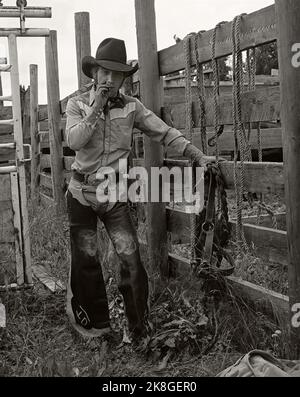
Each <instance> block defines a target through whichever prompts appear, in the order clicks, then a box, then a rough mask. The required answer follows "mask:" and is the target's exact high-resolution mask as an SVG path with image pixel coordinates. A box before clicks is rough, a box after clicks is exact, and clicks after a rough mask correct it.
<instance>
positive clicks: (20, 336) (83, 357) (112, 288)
mask: <svg viewBox="0 0 300 397" xmlns="http://www.w3.org/2000/svg"><path fill="white" fill-rule="evenodd" d="M53 214H54V211H53V209H51V208H48V209H44V208H42V207H39V208H36V209H32V208H31V209H30V225H31V227H30V233H31V244H32V257H33V264H39V265H43V266H44V267H45V268H46V269H47V271H48V272H49V274H51V275H52V276H53V277H56V278H57V279H59V280H61V281H63V282H64V283H65V284H66V282H67V275H68V270H69V261H70V248H69V231H68V223H67V218H66V217H65V216H63V217H56V216H54V215H53ZM102 247H103V244H102ZM187 251H188V250H187ZM187 251H186V252H187ZM182 252H184V250H181V255H183V253H182ZM102 259H103V267H104V270H105V279H106V283H107V291H108V296H109V301H110V314H111V320H112V321H111V322H112V327H113V329H114V330H115V332H116V335H117V336H116V338H117V343H116V341H114V343H113V344H112V343H111V342H109V341H102V342H101V343H99V344H97V343H93V344H91V343H88V342H85V341H83V340H81V339H80V338H78V337H77V336H76V335H74V333H73V332H72V330H71V329H70V327H69V325H68V322H67V317H66V314H65V292H64V291H61V292H57V293H55V294H53V293H51V292H49V291H47V290H46V289H45V287H44V286H43V285H41V284H39V283H35V287H34V289H33V290H27V291H18V292H12V291H10V292H9V291H8V292H5V293H2V294H1V295H0V297H1V300H2V302H3V303H4V305H5V307H6V311H7V327H6V329H1V330H0V354H1V361H0V376H139V377H140V376H195V377H196V376H215V375H216V374H217V373H218V372H220V371H222V370H223V369H225V368H226V367H228V366H229V365H231V364H233V363H234V362H235V361H236V360H237V359H238V358H239V357H240V356H241V355H242V354H244V353H246V352H248V351H249V350H252V349H263V350H268V351H270V352H271V353H273V354H274V355H275V356H277V357H282V358H288V357H289V347H288V345H287V343H286V340H287V335H286V332H287V331H286V329H285V326H284V324H283V325H282V326H280V325H278V324H275V323H274V322H272V321H271V320H270V319H268V318H267V317H265V316H264V315H263V314H262V313H258V312H257V311H253V309H251V307H249V306H248V305H247V304H246V303H245V302H241V301H239V302H238V301H237V300H236V299H235V298H233V295H232V293H231V291H230V290H228V289H227V290H225V291H224V292H223V295H222V298H221V299H220V300H214V299H213V298H209V299H207V297H206V296H205V295H204V294H203V293H202V292H201V291H202V286H203V285H202V281H199V280H194V279H193V278H192V277H184V278H183V279H176V280H171V281H170V282H169V283H168V284H163V283H157V280H154V281H153V280H152V283H151V284H152V294H151V300H152V304H151V319H152V321H153V323H154V331H153V335H152V337H151V339H150V340H148V341H147V343H145V344H144V345H141V346H140V348H139V349H138V350H136V349H133V348H132V346H131V345H128V344H121V341H122V336H123V335H122V330H123V327H124V321H125V320H124V310H123V303H122V299H121V296H120V294H119V292H118V289H117V286H116V281H117V278H118V274H117V271H116V267H117V266H116V264H117V260H116V258H115V257H114V254H113V253H112V252H111V251H109V252H107V251H106V252H104V253H103V257H102ZM254 259H255V258H254ZM254 259H253V258H252V257H245V258H243V261H241V264H240V266H239V269H240V272H241V274H242V273H243V276H244V275H246V276H247V277H248V276H249V279H251V281H254V282H255V281H256V280H257V282H258V281H261V277H262V276H261V274H265V279H264V280H263V282H267V284H268V283H269V285H270V286H271V285H273V288H274V287H275V283H277V284H278V289H280V288H282V290H283V291H284V288H285V286H282V285H283V281H282V279H280V278H278V273H276V272H275V270H276V269H273V270H274V271H273V273H272V272H270V271H269V270H270V269H268V270H267V271H266V269H264V268H263V267H262V269H261V272H262V273H258V274H257V275H256V274H255V273H251V271H250V270H249V269H252V268H253V269H258V268H259V266H258V264H257V263H254V262H253V260H254ZM144 260H145V258H144ZM112 263H113V264H115V266H114V268H112V267H111V264H112ZM250 265H251V266H252V267H251V266H250ZM277 270H278V269H277ZM277 270H276V271H277ZM255 271H257V270H255ZM256 277H257V278H256ZM275 280H276V281H275ZM153 285H155V289H154V288H153ZM278 328H280V331H281V335H278V334H277V336H276V337H275V336H274V335H276V334H275V331H276V330H277V329H278Z"/></svg>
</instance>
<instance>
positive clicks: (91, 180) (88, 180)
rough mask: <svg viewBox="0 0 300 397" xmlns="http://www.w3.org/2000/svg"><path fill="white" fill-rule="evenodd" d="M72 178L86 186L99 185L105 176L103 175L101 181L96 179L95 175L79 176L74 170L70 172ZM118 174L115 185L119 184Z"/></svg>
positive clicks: (117, 174)
mask: <svg viewBox="0 0 300 397" xmlns="http://www.w3.org/2000/svg"><path fill="white" fill-rule="evenodd" d="M72 176H73V178H74V179H75V180H76V181H78V182H80V183H84V184H86V185H91V186H94V185H99V184H100V183H101V182H103V181H104V179H107V175H105V177H104V178H103V179H98V178H97V179H96V174H95V173H94V174H81V173H80V172H77V171H75V170H73V171H72ZM119 176H120V174H119V172H116V183H118V182H119V179H120V178H119Z"/></svg>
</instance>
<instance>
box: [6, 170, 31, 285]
mask: <svg viewBox="0 0 300 397" xmlns="http://www.w3.org/2000/svg"><path fill="white" fill-rule="evenodd" d="M10 177H11V191H12V207H13V217H12V220H13V225H14V237H15V258H16V277H17V280H16V281H17V284H18V285H22V284H24V281H25V277H24V265H25V263H24V258H23V241H24V240H25V237H24V235H23V233H24V232H23V230H24V229H23V228H22V219H21V217H22V213H21V212H20V207H21V203H20V195H19V194H20V193H19V180H18V178H19V176H18V173H17V172H14V173H12V174H11V176H10ZM29 255H30V253H29ZM26 259H27V258H26Z"/></svg>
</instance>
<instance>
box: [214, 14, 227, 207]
mask: <svg viewBox="0 0 300 397" xmlns="http://www.w3.org/2000/svg"><path fill="white" fill-rule="evenodd" d="M223 23H224V22H220V23H218V24H217V25H216V26H215V28H214V30H213V34H212V39H211V60H212V69H213V84H214V85H213V104H214V136H215V141H214V143H215V147H216V150H215V155H216V165H217V167H218V166H219V155H220V149H219V136H220V135H221V134H220V133H219V95H220V79H219V68H218V60H217V59H216V38H217V30H218V28H219V27H220V26H221V25H222V24H223ZM217 203H218V205H217V214H219V213H220V211H221V197H220V190H218V196H217Z"/></svg>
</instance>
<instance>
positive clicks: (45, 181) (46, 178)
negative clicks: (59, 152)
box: [40, 172, 53, 190]
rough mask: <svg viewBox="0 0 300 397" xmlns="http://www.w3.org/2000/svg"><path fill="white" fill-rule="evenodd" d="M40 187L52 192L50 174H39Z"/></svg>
mask: <svg viewBox="0 0 300 397" xmlns="http://www.w3.org/2000/svg"><path fill="white" fill-rule="evenodd" d="M40 185H41V186H43V187H46V188H47V189H50V190H52V189H53V182H52V178H51V174H47V173H45V172H42V173H41V174H40Z"/></svg>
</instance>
